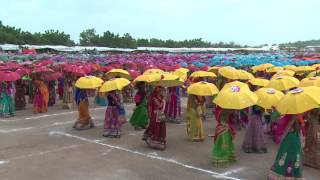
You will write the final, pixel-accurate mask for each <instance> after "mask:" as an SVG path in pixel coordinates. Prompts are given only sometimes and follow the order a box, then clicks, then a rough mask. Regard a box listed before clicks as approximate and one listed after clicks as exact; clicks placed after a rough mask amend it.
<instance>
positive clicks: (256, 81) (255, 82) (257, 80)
mask: <svg viewBox="0 0 320 180" xmlns="http://www.w3.org/2000/svg"><path fill="white" fill-rule="evenodd" d="M249 83H250V84H252V85H254V86H260V87H265V86H267V85H268V84H269V80H267V79H262V78H254V79H250V80H249Z"/></svg>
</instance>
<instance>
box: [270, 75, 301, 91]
mask: <svg viewBox="0 0 320 180" xmlns="http://www.w3.org/2000/svg"><path fill="white" fill-rule="evenodd" d="M299 83H300V82H299V80H298V79H296V78H294V77H290V76H278V77H274V78H272V79H271V80H270V82H269V84H268V85H267V86H266V87H268V88H274V89H276V90H279V91H283V90H288V89H291V88H293V87H298V85H299Z"/></svg>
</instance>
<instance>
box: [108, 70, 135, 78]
mask: <svg viewBox="0 0 320 180" xmlns="http://www.w3.org/2000/svg"><path fill="white" fill-rule="evenodd" d="M106 77H107V78H108V79H111V78H117V77H122V78H126V79H129V80H130V79H132V78H131V76H130V74H129V72H128V71H126V70H123V69H112V70H110V71H108V72H107V73H106Z"/></svg>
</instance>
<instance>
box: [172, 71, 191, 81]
mask: <svg viewBox="0 0 320 180" xmlns="http://www.w3.org/2000/svg"><path fill="white" fill-rule="evenodd" d="M172 74H174V75H176V76H178V77H179V78H181V79H183V80H184V81H185V80H187V78H188V75H187V73H186V72H183V71H174V72H173V73H172Z"/></svg>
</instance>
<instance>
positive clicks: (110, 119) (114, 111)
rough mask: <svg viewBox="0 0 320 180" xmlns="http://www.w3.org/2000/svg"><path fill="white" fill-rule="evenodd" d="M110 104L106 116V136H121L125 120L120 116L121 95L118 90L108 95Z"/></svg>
mask: <svg viewBox="0 0 320 180" xmlns="http://www.w3.org/2000/svg"><path fill="white" fill-rule="evenodd" d="M107 98H108V106H107V109H106V112H105V118H104V133H103V136H105V137H120V135H121V128H122V125H123V122H122V121H121V118H120V110H119V107H120V100H121V99H120V97H119V95H117V94H116V92H110V93H109V94H108V96H107Z"/></svg>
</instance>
